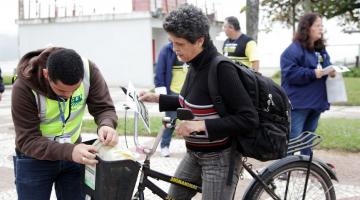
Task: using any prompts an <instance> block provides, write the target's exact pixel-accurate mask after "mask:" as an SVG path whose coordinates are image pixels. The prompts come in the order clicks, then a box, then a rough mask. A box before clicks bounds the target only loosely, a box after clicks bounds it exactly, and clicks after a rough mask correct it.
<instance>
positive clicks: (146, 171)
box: [134, 112, 337, 200]
mask: <svg viewBox="0 0 360 200" xmlns="http://www.w3.org/2000/svg"><path fill="white" fill-rule="evenodd" d="M138 115H139V114H138V113H136V112H134V143H135V146H136V150H137V151H140V152H141V153H143V154H145V155H146V158H145V161H144V163H143V164H142V166H141V170H140V172H141V174H140V180H139V183H138V189H137V192H136V194H135V196H134V197H135V198H136V199H140V200H142V199H144V190H145V188H148V189H149V190H151V191H152V192H153V193H154V194H156V195H158V196H159V197H161V198H162V199H171V200H173V199H174V198H173V197H171V196H169V195H168V194H167V193H166V192H165V191H163V190H162V189H161V188H160V187H158V186H157V185H156V184H154V183H153V182H151V181H150V180H149V179H148V177H151V178H154V179H156V180H162V181H164V182H168V183H171V184H175V185H178V186H181V187H184V188H186V189H188V190H191V191H194V192H199V193H201V192H202V190H201V186H199V185H196V184H193V183H190V182H187V181H184V180H181V179H179V178H176V177H173V176H168V175H166V174H163V173H160V172H157V171H155V170H152V169H150V158H151V156H152V155H153V154H154V152H155V151H156V148H157V147H158V145H159V142H160V140H161V137H162V134H163V128H162V129H160V130H159V133H158V134H157V137H156V139H155V142H154V143H153V146H152V148H144V147H142V146H141V145H140V144H139V141H138V132H137V124H138ZM164 125H165V126H166V127H167V128H169V127H173V126H174V125H175V121H170V119H168V121H166V122H165V124H164ZM168 125H169V126H168ZM320 142H321V137H320V136H318V135H316V134H314V133H309V132H308V133H304V134H303V135H300V136H299V137H297V138H294V139H292V140H290V141H289V147H288V152H289V154H291V153H294V152H297V151H299V150H301V149H303V148H307V147H313V146H316V145H318V144H319V143H320ZM300 160H301V161H306V162H308V163H309V164H308V168H307V173H306V179H305V180H306V181H305V188H304V193H303V199H305V197H306V188H307V182H308V179H309V174H310V170H311V165H312V164H315V165H318V166H320V167H321V168H322V169H324V171H325V172H326V174H327V175H329V176H330V177H331V179H335V180H337V178H336V176H335V173H334V172H333V171H332V170H331V169H330V168H329V167H328V166H327V165H326V164H325V163H323V162H321V161H319V160H316V159H313V157H312V155H311V156H310V157H308V156H303V155H298V156H294V155H293V156H288V157H285V158H283V159H281V160H278V161H275V162H274V163H272V164H271V165H270V166H268V167H267V168H265V169H264V170H263V172H264V171H265V170H273V169H276V167H278V166H279V165H286V164H290V163H292V162H297V161H300ZM242 166H243V167H244V169H245V170H246V171H248V172H249V174H250V175H251V176H252V177H253V178H254V180H253V182H252V184H250V186H249V187H248V189H247V191H249V190H250V188H251V187H252V186H253V185H254V184H255V183H257V182H258V183H260V184H261V185H262V187H263V188H264V190H265V191H266V192H267V193H268V194H269V195H270V196H271V198H273V199H275V200H280V199H281V198H280V197H279V196H278V195H276V194H275V193H274V191H272V190H271V189H270V187H269V186H268V185H267V184H266V183H265V182H264V180H263V179H262V177H261V176H262V174H263V172H261V173H255V172H254V171H253V170H252V169H251V167H250V165H248V164H247V163H246V159H245V162H242ZM289 177H290V176H289ZM288 182H289V178H288ZM285 196H286V194H285ZM250 197H251V194H248V193H247V192H246V193H245V195H244V197H243V198H244V199H248V198H250Z"/></svg>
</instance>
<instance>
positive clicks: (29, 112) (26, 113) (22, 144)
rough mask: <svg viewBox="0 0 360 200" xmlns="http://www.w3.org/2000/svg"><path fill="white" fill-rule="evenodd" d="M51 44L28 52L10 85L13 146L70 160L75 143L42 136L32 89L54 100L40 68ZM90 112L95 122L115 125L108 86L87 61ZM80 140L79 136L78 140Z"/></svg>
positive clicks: (39, 156)
mask: <svg viewBox="0 0 360 200" xmlns="http://www.w3.org/2000/svg"><path fill="white" fill-rule="evenodd" d="M56 49H58V48H55V47H52V48H48V49H41V50H37V51H33V52H29V53H27V54H26V55H24V56H23V57H22V58H21V60H20V62H19V64H18V67H17V80H16V81H15V83H14V86H13V88H12V98H11V113H12V119H13V122H14V126H15V132H16V138H15V143H16V149H17V150H18V151H20V152H22V153H24V154H25V155H27V156H30V157H33V158H36V159H39V160H69V161H71V160H72V151H73V148H74V146H75V145H74V144H60V143H58V142H56V141H51V140H49V139H47V138H46V137H43V136H42V135H41V131H40V118H39V116H38V108H37V104H36V100H35V96H34V94H33V93H32V90H34V91H36V92H37V93H39V94H41V95H44V96H46V97H48V98H50V99H56V95H55V93H54V92H53V91H52V90H51V88H50V86H49V83H48V81H47V80H46V79H45V78H44V76H43V73H42V69H44V68H45V66H46V60H47V58H48V56H49V54H50V53H51V52H52V51H54V50H56ZM86 103H87V106H88V110H89V113H90V114H91V115H92V116H94V118H95V122H96V124H97V125H98V126H99V127H100V126H104V125H106V126H110V127H113V128H116V126H117V116H116V112H115V107H114V104H113V101H112V99H111V96H110V93H109V89H108V87H107V85H106V82H105V80H104V78H103V77H102V75H101V73H100V71H99V69H98V68H97V67H96V65H95V64H94V63H92V62H90V89H89V95H88V98H87V100H86ZM80 141H81V138H80V139H79V140H78V142H80Z"/></svg>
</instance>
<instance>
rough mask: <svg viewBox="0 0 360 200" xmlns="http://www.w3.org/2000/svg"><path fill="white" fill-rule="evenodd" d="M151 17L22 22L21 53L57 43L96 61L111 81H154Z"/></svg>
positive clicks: (147, 83)
mask: <svg viewBox="0 0 360 200" xmlns="http://www.w3.org/2000/svg"><path fill="white" fill-rule="evenodd" d="M150 19H151V18H138V19H133V18H132V19H131V18H129V19H122V20H113V21H87V22H84V21H81V22H66V23H33V24H26V23H23V24H20V25H19V49H20V55H21V56H22V55H24V54H25V53H27V52H28V51H31V50H34V49H39V48H43V47H45V45H47V44H49V43H52V44H54V45H59V46H64V47H67V48H73V49H75V50H76V51H78V52H79V53H80V54H81V55H82V56H85V57H88V58H89V59H90V60H92V61H94V62H95V63H96V64H97V65H98V67H99V68H100V70H101V72H102V74H103V76H104V77H105V79H106V81H107V83H108V85H111V86H114V85H127V83H128V81H129V80H131V81H132V82H133V83H134V85H135V86H136V87H148V86H151V85H152V84H153V76H152V42H151V41H152V38H151V36H152V34H151V23H150Z"/></svg>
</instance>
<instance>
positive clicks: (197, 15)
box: [163, 4, 210, 46]
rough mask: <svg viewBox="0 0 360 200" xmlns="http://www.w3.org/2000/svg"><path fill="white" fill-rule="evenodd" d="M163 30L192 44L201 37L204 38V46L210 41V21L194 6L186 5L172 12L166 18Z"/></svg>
mask: <svg viewBox="0 0 360 200" xmlns="http://www.w3.org/2000/svg"><path fill="white" fill-rule="evenodd" d="M163 28H164V30H165V31H166V32H168V33H170V34H173V35H174V36H176V37H179V38H183V39H185V40H187V41H189V42H190V43H192V44H194V43H195V42H196V40H198V39H199V38H201V37H204V44H203V46H205V45H207V44H208V42H209V41H210V34H209V29H210V24H209V20H208V18H207V17H206V16H205V15H204V13H203V12H202V11H201V10H200V9H199V8H197V7H195V6H193V5H189V4H184V5H182V6H180V7H179V8H177V9H176V10H173V11H171V12H170V14H169V15H168V16H167V17H166V18H165V21H164V23H163Z"/></svg>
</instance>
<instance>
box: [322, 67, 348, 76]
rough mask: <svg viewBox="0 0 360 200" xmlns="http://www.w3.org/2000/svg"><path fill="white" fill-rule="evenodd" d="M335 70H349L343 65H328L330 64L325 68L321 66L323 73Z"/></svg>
mask: <svg viewBox="0 0 360 200" xmlns="http://www.w3.org/2000/svg"><path fill="white" fill-rule="evenodd" d="M333 69H334V70H335V71H336V72H339V73H343V72H348V71H350V69H349V68H347V67H345V66H341V65H330V66H327V67H325V68H323V73H324V74H325V75H328V74H329V73H330V72H331V71H332V70H333Z"/></svg>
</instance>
